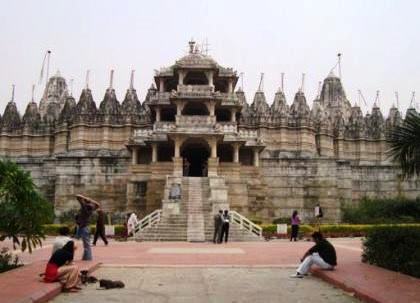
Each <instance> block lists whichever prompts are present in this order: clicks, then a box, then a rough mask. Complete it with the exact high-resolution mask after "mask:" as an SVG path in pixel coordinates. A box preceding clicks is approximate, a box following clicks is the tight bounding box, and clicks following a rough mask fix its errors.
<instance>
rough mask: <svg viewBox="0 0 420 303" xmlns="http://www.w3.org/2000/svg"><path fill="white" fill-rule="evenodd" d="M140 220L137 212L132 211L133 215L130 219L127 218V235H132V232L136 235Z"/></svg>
mask: <svg viewBox="0 0 420 303" xmlns="http://www.w3.org/2000/svg"><path fill="white" fill-rule="evenodd" d="M138 222H139V220H138V219H137V216H136V214H135V213H131V215H130V216H129V217H128V220H127V237H128V236H130V235H131V234H133V235H134V232H135V229H136V226H137V223H138Z"/></svg>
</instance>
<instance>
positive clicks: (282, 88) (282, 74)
mask: <svg viewBox="0 0 420 303" xmlns="http://www.w3.org/2000/svg"><path fill="white" fill-rule="evenodd" d="M281 92H282V93H283V94H284V73H281Z"/></svg>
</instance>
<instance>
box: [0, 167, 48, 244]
mask: <svg viewBox="0 0 420 303" xmlns="http://www.w3.org/2000/svg"><path fill="white" fill-rule="evenodd" d="M52 217H53V207H52V205H51V204H50V203H48V202H47V201H46V200H45V199H44V198H43V197H42V196H41V194H40V193H39V192H38V191H37V188H36V186H35V184H34V183H33V181H32V178H31V176H30V174H29V172H26V171H24V170H23V169H21V168H20V167H19V166H18V165H17V164H16V163H13V162H11V161H8V160H0V241H3V240H5V239H6V238H11V239H12V241H13V246H14V248H16V245H18V246H20V248H21V249H22V251H25V250H26V249H28V250H29V252H32V249H33V248H35V247H36V246H38V245H42V243H41V239H44V238H45V236H44V231H43V227H42V225H43V224H45V223H48V222H50V221H51V220H52ZM19 237H21V239H19Z"/></svg>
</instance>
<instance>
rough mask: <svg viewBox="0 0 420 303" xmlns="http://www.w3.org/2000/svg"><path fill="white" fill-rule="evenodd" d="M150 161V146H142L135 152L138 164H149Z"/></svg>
mask: <svg viewBox="0 0 420 303" xmlns="http://www.w3.org/2000/svg"><path fill="white" fill-rule="evenodd" d="M150 162H152V148H151V147H150V146H142V147H140V148H139V149H138V152H137V162H136V163H138V164H150Z"/></svg>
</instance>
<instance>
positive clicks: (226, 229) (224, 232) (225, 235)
mask: <svg viewBox="0 0 420 303" xmlns="http://www.w3.org/2000/svg"><path fill="white" fill-rule="evenodd" d="M222 219H223V224H222V234H221V236H220V243H222V242H223V238H224V239H225V243H227V241H228V238H229V223H230V215H229V211H228V210H227V209H226V210H225V211H224V213H223V217H222Z"/></svg>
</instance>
